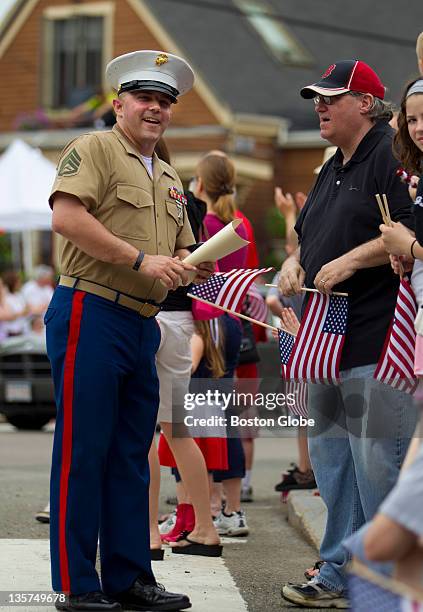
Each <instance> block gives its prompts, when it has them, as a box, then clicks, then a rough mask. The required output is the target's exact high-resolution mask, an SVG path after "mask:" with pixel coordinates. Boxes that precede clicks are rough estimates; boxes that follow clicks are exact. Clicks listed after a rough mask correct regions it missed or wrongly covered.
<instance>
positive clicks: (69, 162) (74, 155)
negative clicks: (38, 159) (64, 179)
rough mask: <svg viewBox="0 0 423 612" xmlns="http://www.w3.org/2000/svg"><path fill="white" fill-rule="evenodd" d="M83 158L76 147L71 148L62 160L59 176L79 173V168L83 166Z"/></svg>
mask: <svg viewBox="0 0 423 612" xmlns="http://www.w3.org/2000/svg"><path fill="white" fill-rule="evenodd" d="M81 163H82V159H81V157H80V156H79V154H78V151H77V150H76V149H75V147H74V148H73V149H71V150H70V151H69V153H67V154H66V155H65V157H64V158H63V159H62V161H61V162H60V166H59V171H58V173H57V175H58V176H73V175H74V174H78V172H79V168H80V167H81Z"/></svg>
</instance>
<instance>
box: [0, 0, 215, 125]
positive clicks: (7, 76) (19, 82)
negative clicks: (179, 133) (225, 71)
mask: <svg viewBox="0 0 423 612" xmlns="http://www.w3.org/2000/svg"><path fill="white" fill-rule="evenodd" d="M96 2H101V0H80V1H79V3H78V4H88V3H90V4H92V3H96ZM71 3H72V2H71V0H41V1H40V2H38V4H37V5H36V7H35V9H34V10H33V11H32V13H31V15H30V16H29V18H28V19H27V20H26V22H25V23H24V24H23V26H22V28H21V29H20V30H19V32H18V34H17V36H16V37H15V38H14V40H13V41H12V43H11V44H10V45H9V47H8V48H7V50H6V52H5V53H4V55H3V57H2V58H0V74H1V80H2V85H3V90H4V91H3V95H4V96H5V99H4V100H3V106H2V112H1V114H0V131H11V130H13V129H14V122H15V119H16V117H17V115H19V114H21V113H30V112H33V111H34V110H35V109H37V108H39V107H40V106H41V104H40V102H41V70H42V66H41V58H42V50H43V46H42V45H43V40H42V21H43V19H42V15H43V11H44V10H45V9H46V8H47V7H50V6H62V5H69V4H71ZM115 4H116V9H115V22H114V28H113V31H114V38H113V55H114V56H116V55H120V54H122V53H128V52H129V51H135V50H137V49H158V48H159V46H160V45H159V43H158V42H157V41H156V40H155V39H154V37H153V36H152V35H151V33H150V32H149V31H148V30H147V28H146V27H145V26H144V24H143V23H142V22H141V21H140V19H139V17H138V15H136V14H135V13H134V11H133V10H132V9H131V8H130V6H129V4H128V3H127V2H126V0H115ZM5 85H7V90H6V88H5ZM5 100H7V104H5V103H4V102H5ZM216 123H218V122H217V119H216V117H215V116H214V115H213V113H212V112H211V111H210V110H209V108H208V107H207V106H206V104H205V103H204V102H203V100H202V99H201V98H200V96H199V95H198V93H197V92H196V91H191V92H190V93H188V94H187V95H186V96H184V97H183V98H181V100H180V102H179V103H178V104H177V105H175V106H174V116H173V125H174V126H182V125H191V126H195V125H210V124H216Z"/></svg>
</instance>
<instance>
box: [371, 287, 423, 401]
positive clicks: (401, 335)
mask: <svg viewBox="0 0 423 612" xmlns="http://www.w3.org/2000/svg"><path fill="white" fill-rule="evenodd" d="M416 314H417V303H416V298H415V296H414V292H413V289H412V288H411V283H410V281H409V279H408V278H407V277H406V276H405V277H403V278H402V279H401V281H400V286H399V290H398V297H397V303H396V305H395V311H394V318H393V320H392V323H391V325H390V327H389V330H388V333H387V335H386V338H385V344H384V347H383V350H382V354H381V356H380V358H379V362H378V364H377V367H376V370H375V373H374V375H373V377H374V378H376V380H379V381H380V382H382V383H384V384H386V385H390V386H391V387H393V388H394V389H398V390H400V391H405V393H410V394H411V393H414V391H415V390H416V387H417V379H416V377H415V376H414V347H415V343H416V332H415V330H414V319H415V318H416Z"/></svg>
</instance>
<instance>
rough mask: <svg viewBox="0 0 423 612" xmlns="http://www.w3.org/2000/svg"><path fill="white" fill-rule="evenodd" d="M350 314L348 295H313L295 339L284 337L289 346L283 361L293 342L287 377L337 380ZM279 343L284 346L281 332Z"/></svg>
mask: <svg viewBox="0 0 423 612" xmlns="http://www.w3.org/2000/svg"><path fill="white" fill-rule="evenodd" d="M347 316H348V298H347V297H342V296H338V295H325V294H323V293H313V294H312V295H311V297H310V299H309V301H308V304H307V308H306V311H305V313H304V316H303V318H302V321H301V325H300V329H299V330H298V334H297V337H296V340H295V342H293V336H291V338H288V337H285V338H284V343H286V346H287V348H286V349H285V351H284V355H285V357H283V356H282V363H284V359H286V356H287V354H288V347H289V345H290V344H291V343H293V346H292V347H291V351H290V352H289V357H288V359H287V360H286V363H285V373H286V376H285V377H286V378H287V379H292V380H296V381H300V382H301V381H309V382H313V383H315V382H321V383H330V384H333V383H336V381H337V380H338V378H339V362H340V360H341V352H342V347H343V345H344V341H345V330H346V326H347ZM284 333H285V332H284ZM290 335H291V334H287V336H290ZM279 344H280V346H281V334H280V335H279ZM281 355H282V349H281Z"/></svg>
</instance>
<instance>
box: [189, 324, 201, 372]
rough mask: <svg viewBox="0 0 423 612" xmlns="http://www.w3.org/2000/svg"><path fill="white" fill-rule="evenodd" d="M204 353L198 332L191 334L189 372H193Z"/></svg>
mask: <svg viewBox="0 0 423 612" xmlns="http://www.w3.org/2000/svg"><path fill="white" fill-rule="evenodd" d="M203 354H204V342H203V339H202V337H201V336H199V335H198V334H195V333H194V334H193V336H192V338H191V359H192V366H191V374H194V372H195V370H196V369H197V368H198V365H199V363H200V361H201V358H202V357H203Z"/></svg>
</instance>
